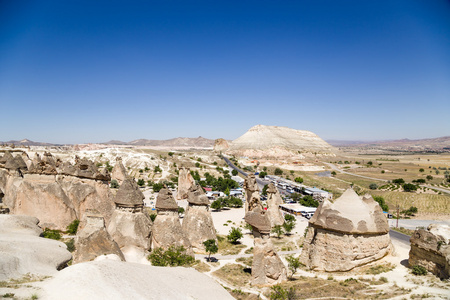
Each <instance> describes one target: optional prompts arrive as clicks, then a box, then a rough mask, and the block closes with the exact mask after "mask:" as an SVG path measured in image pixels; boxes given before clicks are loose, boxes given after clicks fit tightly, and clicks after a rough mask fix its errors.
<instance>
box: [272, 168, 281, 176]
mask: <svg viewBox="0 0 450 300" xmlns="http://www.w3.org/2000/svg"><path fill="white" fill-rule="evenodd" d="M274 174H275V175H283V170H281V169H280V168H276V169H275V172H274Z"/></svg>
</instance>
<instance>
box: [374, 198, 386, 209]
mask: <svg viewBox="0 0 450 300" xmlns="http://www.w3.org/2000/svg"><path fill="white" fill-rule="evenodd" d="M373 200H375V201H376V202H378V204H379V205H380V207H381V209H382V210H383V211H386V212H388V211H389V206H388V205H387V204H386V202H385V201H384V198H383V197H381V196H373Z"/></svg>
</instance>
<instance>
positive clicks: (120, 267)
mask: <svg viewBox="0 0 450 300" xmlns="http://www.w3.org/2000/svg"><path fill="white" fill-rule="evenodd" d="M39 299H43V300H59V299H65V300H79V299H108V300H116V299H117V300H119V299H120V300H122V299H155V300H159V299H171V300H188V299H198V300H210V299H216V300H222V299H227V300H228V299H230V300H232V299H234V298H233V297H232V296H231V295H230V294H229V293H228V292H227V291H226V290H225V289H224V288H223V287H222V286H221V285H220V284H218V283H217V282H215V281H214V280H213V279H212V278H210V277H208V276H206V275H205V274H202V273H200V272H198V271H196V270H195V269H193V268H183V267H173V268H162V267H154V266H148V265H143V264H135V263H125V262H120V261H114V260H102V261H93V262H86V263H81V264H76V265H73V266H70V267H68V268H65V269H64V270H62V271H60V272H59V273H58V274H57V275H56V276H55V277H54V278H52V279H50V280H49V282H48V283H45V284H44V285H43V294H42V297H41V296H40V297H39Z"/></svg>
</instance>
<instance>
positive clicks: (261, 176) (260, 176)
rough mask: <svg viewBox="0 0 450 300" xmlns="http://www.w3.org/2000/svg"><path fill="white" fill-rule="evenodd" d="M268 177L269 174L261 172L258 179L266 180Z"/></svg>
mask: <svg viewBox="0 0 450 300" xmlns="http://www.w3.org/2000/svg"><path fill="white" fill-rule="evenodd" d="M266 176H267V172H259V174H258V177H259V178H264V177H266Z"/></svg>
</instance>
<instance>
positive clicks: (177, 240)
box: [152, 187, 194, 255]
mask: <svg viewBox="0 0 450 300" xmlns="http://www.w3.org/2000/svg"><path fill="white" fill-rule="evenodd" d="M155 208H156V211H157V214H158V215H157V217H156V219H155V221H154V222H153V227H152V249H156V248H163V249H165V250H166V249H168V248H169V247H170V246H175V247H178V246H183V247H184V249H186V253H187V254H188V255H194V253H193V251H192V247H191V243H190V242H189V240H188V238H187V237H186V235H185V233H184V232H183V230H182V228H181V223H180V219H179V217H178V205H177V203H176V201H175V199H174V198H173V195H172V192H171V191H170V190H169V189H168V188H167V187H165V188H163V189H161V190H160V191H159V194H158V197H157V199H156V205H155Z"/></svg>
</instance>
